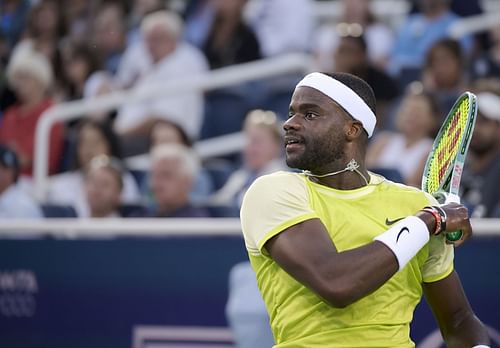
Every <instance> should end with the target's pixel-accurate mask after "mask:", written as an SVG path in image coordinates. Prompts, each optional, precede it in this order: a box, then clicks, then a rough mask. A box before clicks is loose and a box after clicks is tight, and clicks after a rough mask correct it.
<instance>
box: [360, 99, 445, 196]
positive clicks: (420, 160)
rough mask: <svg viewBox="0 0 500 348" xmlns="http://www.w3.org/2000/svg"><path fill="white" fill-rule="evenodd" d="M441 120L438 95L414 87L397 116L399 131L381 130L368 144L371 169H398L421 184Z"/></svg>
mask: <svg viewBox="0 0 500 348" xmlns="http://www.w3.org/2000/svg"><path fill="white" fill-rule="evenodd" d="M438 119H439V108H438V104H437V102H436V101H435V100H434V98H433V97H432V96H431V95H430V94H427V93H424V92H422V91H421V90H420V91H415V90H411V89H410V90H409V91H408V92H407V93H406V95H405V96H404V98H403V101H402V103H401V106H400V108H399V110H398V114H397V116H396V129H397V132H381V133H379V134H378V135H377V137H376V138H375V139H374V141H373V142H372V143H371V144H370V146H369V147H368V152H367V159H366V165H367V166H368V168H372V169H375V168H383V169H396V170H397V171H399V173H400V174H401V176H402V178H403V181H404V183H405V184H407V185H412V186H416V187H420V184H421V180H422V173H423V170H424V167H425V161H426V159H427V156H428V154H429V152H430V150H431V148H432V142H433V139H432V136H433V135H434V134H435V131H436V127H437V120H438Z"/></svg>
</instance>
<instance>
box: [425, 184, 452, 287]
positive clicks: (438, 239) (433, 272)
mask: <svg viewBox="0 0 500 348" xmlns="http://www.w3.org/2000/svg"><path fill="white" fill-rule="evenodd" d="M426 196H427V198H428V200H429V204H430V205H437V204H438V202H437V201H436V200H435V198H434V197H432V196H431V195H429V194H427V193H426ZM453 259H454V249H453V245H451V244H446V237H445V235H444V234H440V235H438V236H435V237H431V239H430V241H429V256H428V257H427V260H426V261H425V262H424V264H423V268H422V277H423V281H424V282H425V283H433V282H437V281H438V280H441V279H444V278H446V277H447V276H448V275H450V273H451V272H452V271H453Z"/></svg>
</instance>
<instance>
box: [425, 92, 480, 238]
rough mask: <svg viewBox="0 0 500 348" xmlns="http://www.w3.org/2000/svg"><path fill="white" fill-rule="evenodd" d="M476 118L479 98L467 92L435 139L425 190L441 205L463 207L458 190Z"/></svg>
mask: <svg viewBox="0 0 500 348" xmlns="http://www.w3.org/2000/svg"><path fill="white" fill-rule="evenodd" d="M476 114H477V103H476V96H475V95H474V94H472V93H470V92H465V93H464V94H462V95H461V96H460V97H459V98H458V99H457V101H456V102H455V104H454V105H453V107H452V108H451V110H450V111H449V112H448V115H447V116H446V119H445V121H444V123H443V125H442V126H441V128H440V129H439V132H438V134H437V136H436V139H434V144H433V145H432V150H431V152H430V153H429V157H427V162H426V164H425V168H424V173H423V177H422V190H423V191H425V192H428V193H430V194H431V195H433V196H434V197H435V198H436V199H437V200H438V202H439V203H441V204H447V203H451V202H456V203H460V197H459V196H458V190H459V187H460V179H461V177H462V170H463V167H464V162H465V157H466V155H467V150H468V148H469V144H470V140H471V138H472V131H473V130H474V125H475V122H476ZM446 238H447V239H448V240H449V241H451V242H454V241H457V240H459V239H460V238H462V231H455V232H448V233H447V234H446Z"/></svg>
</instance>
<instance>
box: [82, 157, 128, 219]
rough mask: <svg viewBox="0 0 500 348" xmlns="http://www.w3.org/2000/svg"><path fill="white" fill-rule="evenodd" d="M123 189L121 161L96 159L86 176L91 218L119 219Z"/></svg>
mask: <svg viewBox="0 0 500 348" xmlns="http://www.w3.org/2000/svg"><path fill="white" fill-rule="evenodd" d="M122 189H123V168H122V165H121V163H120V162H119V160H118V159H116V158H111V157H108V156H106V155H99V156H97V157H94V158H93V159H92V161H91V162H90V166H89V169H88V171H87V173H86V175H85V197H86V199H87V203H88V206H89V211H90V217H93V218H109V217H119V216H120V205H121V193H122Z"/></svg>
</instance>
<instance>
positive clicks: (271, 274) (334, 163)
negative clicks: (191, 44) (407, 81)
mask: <svg viewBox="0 0 500 348" xmlns="http://www.w3.org/2000/svg"><path fill="white" fill-rule="evenodd" d="M374 100H375V97H374V95H373V91H372V90H371V88H370V86H369V85H368V84H367V83H366V82H365V81H363V80H361V79H360V78H357V77H355V76H353V75H350V74H343V73H335V74H329V75H326V74H322V73H311V74H309V75H307V76H305V77H304V78H303V79H302V80H301V81H300V82H299V83H298V84H297V86H296V88H295V90H294V92H293V95H292V98H291V103H290V108H289V115H288V120H287V121H286V122H285V123H284V126H283V128H284V130H285V152H286V163H287V165H288V166H289V167H292V168H297V169H301V170H302V171H303V172H302V173H291V172H277V173H273V174H270V175H265V176H261V177H260V178H258V179H257V180H256V181H255V182H254V183H253V184H252V185H251V186H250V188H249V189H248V191H247V192H246V194H245V197H244V198H243V204H242V208H241V212H240V216H241V225H242V231H243V236H244V240H245V245H246V248H247V251H248V255H249V259H250V263H251V264H252V267H253V269H254V271H255V273H256V276H257V283H258V286H259V289H260V291H261V293H262V296H263V299H264V302H265V304H266V307H267V311H268V313H269V316H270V324H271V329H272V331H273V335H274V339H275V342H276V345H275V347H277V348H285V347H308V348H314V347H414V343H413V342H412V341H411V339H410V322H411V320H412V316H413V311H414V309H415V307H416V305H417V304H418V303H419V302H420V300H421V297H422V294H423V293H425V295H426V298H427V302H428V303H429V304H430V306H431V307H432V310H433V312H434V313H435V316H436V319H437V321H438V323H439V327H440V328H441V332H442V334H443V338H444V339H445V341H446V343H447V344H448V345H453V346H464V347H465V346H467V347H473V346H479V347H485V345H487V344H489V338H488V335H487V332H486V329H485V328H484V326H483V325H482V323H481V322H480V321H479V320H478V319H477V318H476V316H475V315H474V313H473V311H472V309H471V307H470V305H469V303H468V301H467V298H466V296H465V294H464V292H463V290H462V287H461V284H460V280H459V278H458V276H457V273H456V272H455V271H454V268H453V252H454V249H453V244H454V245H460V244H462V243H463V242H464V240H465V239H466V238H468V237H469V236H470V235H471V232H472V231H471V226H470V222H469V218H468V213H467V209H466V208H465V207H464V206H462V205H459V204H456V203H452V204H448V205H442V206H438V205H437V201H436V200H435V199H434V198H433V197H432V196H430V195H428V194H426V193H424V192H422V191H420V190H418V189H416V188H412V187H408V186H405V185H401V184H396V183H393V182H391V181H387V180H385V179H384V178H383V177H381V176H377V175H374V174H372V173H370V172H368V171H367V170H366V166H365V153H366V146H367V143H368V140H369V137H371V135H372V134H373V130H374V128H375V123H376V118H375V112H374V110H375V101H374ZM455 230H462V231H463V234H464V237H462V239H460V240H459V241H456V242H453V243H446V238H445V235H446V233H447V232H448V231H455Z"/></svg>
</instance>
